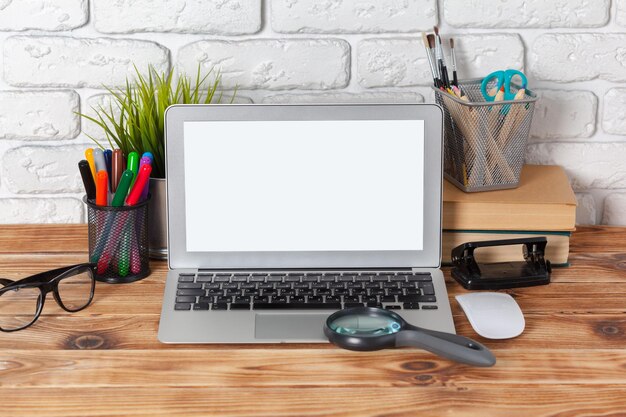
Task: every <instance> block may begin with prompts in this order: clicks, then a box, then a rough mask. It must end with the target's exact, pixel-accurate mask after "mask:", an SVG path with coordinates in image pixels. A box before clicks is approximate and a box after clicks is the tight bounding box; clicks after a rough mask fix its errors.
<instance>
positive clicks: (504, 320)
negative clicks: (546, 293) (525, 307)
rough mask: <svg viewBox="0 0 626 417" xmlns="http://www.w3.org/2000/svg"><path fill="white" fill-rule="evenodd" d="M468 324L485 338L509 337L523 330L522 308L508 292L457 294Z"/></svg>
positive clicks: (517, 334)
mask: <svg viewBox="0 0 626 417" xmlns="http://www.w3.org/2000/svg"><path fill="white" fill-rule="evenodd" d="M456 300H457V301H458V302H459V304H460V305H461V308H462V309H463V311H464V312H465V315H466V316H467V319H468V320H469V322H470V324H471V325H472V327H473V328H474V330H475V331H476V333H478V334H479V335H481V336H482V337H486V338H487V339H510V338H512V337H517V336H519V335H520V334H522V332H523V331H524V326H525V325H526V322H525V321H524V315H523V314H522V310H520V308H519V306H518V305H517V303H516V302H515V300H514V299H513V297H511V296H510V295H509V294H503V293H499V292H476V293H470V294H463V295H457V296H456Z"/></svg>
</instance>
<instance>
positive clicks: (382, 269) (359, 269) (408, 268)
mask: <svg viewBox="0 0 626 417" xmlns="http://www.w3.org/2000/svg"><path fill="white" fill-rule="evenodd" d="M413 269H414V268H411V267H407V268H198V271H234V272H236V271H262V272H265V271H277V272H281V271H294V272H300V271H303V272H306V271H411V270H413Z"/></svg>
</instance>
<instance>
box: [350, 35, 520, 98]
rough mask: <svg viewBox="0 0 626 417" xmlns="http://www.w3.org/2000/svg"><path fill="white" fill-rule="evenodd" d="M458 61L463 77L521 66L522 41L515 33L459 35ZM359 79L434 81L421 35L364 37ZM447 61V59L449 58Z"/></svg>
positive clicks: (385, 83) (368, 82) (381, 83)
mask: <svg viewBox="0 0 626 417" xmlns="http://www.w3.org/2000/svg"><path fill="white" fill-rule="evenodd" d="M457 44H458V52H457V60H458V62H457V64H458V66H459V68H463V76H464V77H466V78H473V77H479V76H481V75H483V76H485V75H487V74H488V73H489V72H491V71H494V70H498V69H502V68H501V66H502V61H504V62H508V63H509V65H508V68H515V69H523V66H524V45H523V44H522V41H521V39H520V37H519V36H517V35H514V34H477V35H465V36H463V37H459V38H458V42H457V43H456V44H455V46H456V45H457ZM357 56H358V58H357V59H358V62H357V70H358V80H359V83H360V84H361V85H362V86H363V87H367V88H371V87H407V86H415V85H431V84H432V82H433V79H432V75H431V73H430V69H429V67H428V61H427V58H426V53H425V51H424V45H423V43H422V40H421V38H420V39H417V38H416V37H415V36H414V37H413V38H384V39H380V38H378V39H365V40H363V41H361V42H360V43H359V45H358V55H357ZM448 61H449V60H448Z"/></svg>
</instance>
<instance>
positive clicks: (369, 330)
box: [328, 314, 402, 337]
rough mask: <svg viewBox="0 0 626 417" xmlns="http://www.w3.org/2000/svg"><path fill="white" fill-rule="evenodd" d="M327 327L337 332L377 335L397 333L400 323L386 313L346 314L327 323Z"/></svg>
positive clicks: (353, 334) (365, 335)
mask: <svg viewBox="0 0 626 417" xmlns="http://www.w3.org/2000/svg"><path fill="white" fill-rule="evenodd" d="M328 327H329V328H330V329H331V330H332V331H334V332H336V333H339V334H343V335H349V336H358V337H377V336H383V335H386V334H393V333H397V332H399V331H400V330H401V329H402V325H401V324H400V323H399V322H398V321H397V320H396V319H394V318H393V317H391V316H387V315H367V314H348V315H344V316H339V317H337V318H336V319H335V320H333V321H331V322H330V323H328Z"/></svg>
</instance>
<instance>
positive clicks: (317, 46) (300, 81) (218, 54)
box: [178, 39, 350, 90]
mask: <svg viewBox="0 0 626 417" xmlns="http://www.w3.org/2000/svg"><path fill="white" fill-rule="evenodd" d="M198 62H200V63H201V64H202V67H203V68H204V69H205V70H207V71H208V70H210V69H211V68H214V67H216V66H219V67H220V68H221V74H222V83H223V86H224V87H225V88H230V89H234V88H235V87H237V86H238V87H239V88H242V89H266V90H291V89H295V88H299V89H304V90H327V89H333V88H343V87H345V86H346V85H347V84H348V80H349V78H350V45H349V44H348V42H346V41H344V40H340V39H297V40H296V39H292V40H289V41H287V40H280V39H260V40H251V41H199V42H194V43H192V44H189V45H185V46H184V47H182V48H181V49H180V52H179V53H178V66H179V68H180V69H182V70H183V71H184V72H186V73H188V74H194V73H195V72H196V71H197V68H198Z"/></svg>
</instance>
